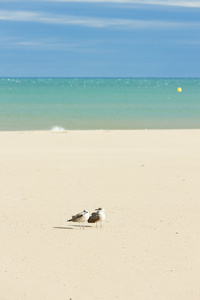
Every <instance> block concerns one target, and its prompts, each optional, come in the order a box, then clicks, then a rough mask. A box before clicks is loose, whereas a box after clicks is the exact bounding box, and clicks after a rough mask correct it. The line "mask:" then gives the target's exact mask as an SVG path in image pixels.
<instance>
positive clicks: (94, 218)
mask: <svg viewBox="0 0 200 300" xmlns="http://www.w3.org/2000/svg"><path fill="white" fill-rule="evenodd" d="M95 210H96V211H95V212H93V213H92V214H91V216H90V217H89V219H88V223H96V226H97V223H100V226H101V227H102V222H103V221H104V220H105V218H106V214H105V209H104V208H101V207H100V208H97V209H95Z"/></svg>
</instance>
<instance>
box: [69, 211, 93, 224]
mask: <svg viewBox="0 0 200 300" xmlns="http://www.w3.org/2000/svg"><path fill="white" fill-rule="evenodd" d="M89 216H90V214H89V212H88V210H83V211H82V212H80V213H78V214H77V215H75V216H72V217H71V219H69V220H67V222H78V223H79V225H80V228H81V226H82V227H83V229H84V225H83V224H84V223H85V222H87V220H88V219H89Z"/></svg>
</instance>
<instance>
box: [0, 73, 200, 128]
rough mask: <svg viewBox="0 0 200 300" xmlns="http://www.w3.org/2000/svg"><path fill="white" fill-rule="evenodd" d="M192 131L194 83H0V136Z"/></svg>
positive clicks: (198, 110) (198, 116)
mask: <svg viewBox="0 0 200 300" xmlns="http://www.w3.org/2000/svg"><path fill="white" fill-rule="evenodd" d="M178 88H181V89H179V90H181V91H178ZM196 128H200V78H0V131H29V130H50V131H63V130H98V129H103V130H112V129H120V130H121V129H122V130H127V129H136V130H139V129H196Z"/></svg>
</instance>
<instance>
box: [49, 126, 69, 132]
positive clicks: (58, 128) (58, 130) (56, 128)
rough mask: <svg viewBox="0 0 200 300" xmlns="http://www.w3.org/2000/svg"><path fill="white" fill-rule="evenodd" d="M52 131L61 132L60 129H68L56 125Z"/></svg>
mask: <svg viewBox="0 0 200 300" xmlns="http://www.w3.org/2000/svg"><path fill="white" fill-rule="evenodd" d="M51 131H53V132H60V131H66V129H65V128H63V127H61V126H54V127H52V129H51Z"/></svg>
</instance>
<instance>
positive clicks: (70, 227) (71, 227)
mask: <svg viewBox="0 0 200 300" xmlns="http://www.w3.org/2000/svg"><path fill="white" fill-rule="evenodd" d="M73 227H78V228H80V226H79V225H69V226H67V227H60V226H55V227H53V228H54V229H74V228H73ZM84 227H92V226H90V225H85V226H84Z"/></svg>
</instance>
